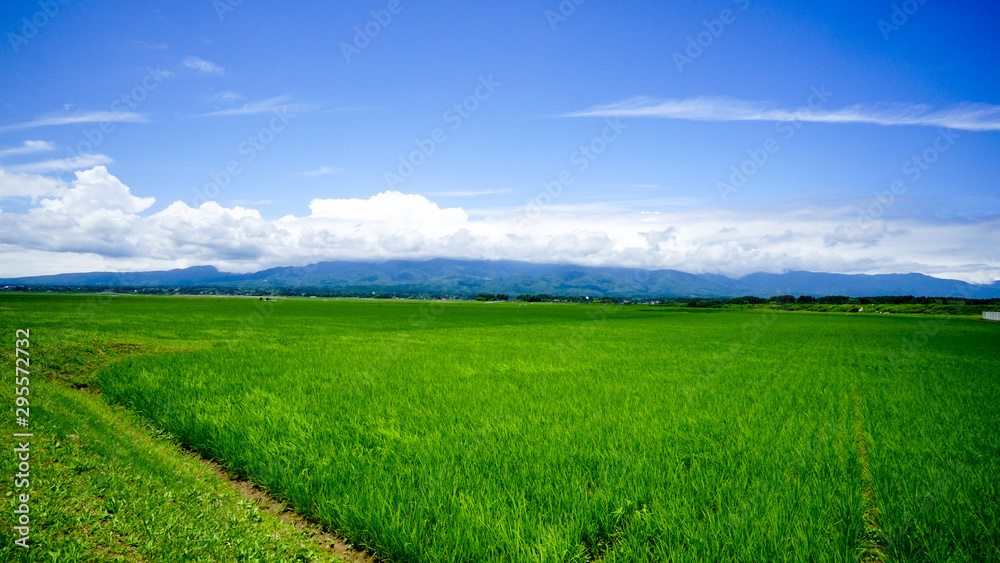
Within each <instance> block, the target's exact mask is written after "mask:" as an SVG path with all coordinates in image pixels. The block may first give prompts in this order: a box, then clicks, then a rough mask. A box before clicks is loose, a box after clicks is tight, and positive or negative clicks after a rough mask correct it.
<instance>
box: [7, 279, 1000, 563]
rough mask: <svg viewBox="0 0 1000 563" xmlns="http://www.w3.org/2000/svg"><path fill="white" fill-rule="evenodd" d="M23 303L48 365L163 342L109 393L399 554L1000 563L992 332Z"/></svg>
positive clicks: (802, 322) (436, 306)
mask: <svg viewBox="0 0 1000 563" xmlns="http://www.w3.org/2000/svg"><path fill="white" fill-rule="evenodd" d="M2 301H3V303H2V304H3V305H4V306H5V307H8V308H9V309H13V310H17V311H18V317H17V318H18V321H17V322H18V323H20V324H23V325H31V326H32V330H33V332H34V331H36V330H37V334H38V335H39V337H38V338H37V346H38V347H39V349H41V350H44V349H46V347H48V349H49V350H53V349H55V348H57V347H58V346H61V345H64V344H65V343H66V342H68V341H72V342H79V341H101V340H105V341H115V342H125V343H127V342H134V343H137V344H143V345H155V346H158V347H159V348H158V350H159V351H160V352H161V353H159V354H156V355H144V356H138V357H131V359H126V360H124V361H120V362H117V363H112V364H110V365H109V366H107V367H105V368H103V369H102V370H101V371H100V372H99V376H98V380H97V384H98V386H99V388H100V390H101V392H102V393H103V395H104V396H105V398H106V399H107V400H110V401H113V402H116V403H119V404H122V405H124V406H126V407H128V408H130V409H132V410H134V411H137V412H138V413H140V414H141V415H143V416H144V417H147V418H148V419H149V420H150V421H152V422H153V423H154V424H155V425H156V426H158V427H159V428H162V429H163V430H165V431H166V432H168V433H170V434H171V435H173V436H174V437H175V439H176V440H178V441H180V442H181V443H183V444H185V445H187V446H189V447H191V448H193V449H195V450H196V451H198V452H200V453H201V454H202V455H204V456H207V457H211V458H214V459H217V460H219V461H220V462H221V463H222V464H223V465H225V466H226V467H227V468H229V469H230V470H231V471H232V472H234V473H236V474H238V475H241V476H245V477H247V478H249V479H251V480H252V481H254V482H255V483H256V484H257V485H258V486H260V487H261V488H263V489H265V490H267V491H269V492H270V493H272V494H273V495H274V496H275V497H277V498H279V499H282V500H284V501H286V502H288V503H289V504H290V505H292V506H294V507H295V509H296V510H297V511H299V512H300V513H302V514H304V515H307V516H310V517H313V518H315V519H317V520H318V521H320V522H322V523H323V524H324V525H325V526H326V527H328V528H329V529H331V530H334V531H336V532H337V533H338V534H339V535H341V536H342V537H343V538H345V539H346V540H348V541H350V542H352V543H353V544H354V545H356V546H362V547H364V548H366V549H368V550H370V551H371V552H374V553H375V554H376V555H378V556H379V557H381V558H383V559H385V560H387V561H393V562H395V561H420V562H444V561H455V562H457V561H497V562H501V561H504V562H507V561H509V562H522V561H539V562H543V561H544V562H549V561H551V562H555V561H607V562H633V561H704V560H732V561H799V560H801V561H806V560H809V561H859V560H862V559H878V558H884V559H886V560H894V561H895V560H901V561H911V560H912V561H943V560H957V561H984V560H996V559H998V558H1000V490H998V489H1000V485H998V483H1000V430H998V428H1000V363H998V362H997V350H1000V331H998V330H997V325H995V324H991V323H986V322H983V321H980V320H975V319H970V318H936V317H929V318H920V317H918V316H906V315H894V316H882V315H879V316H862V315H848V314H821V313H789V312H776V311H768V310H752V311H719V310H684V309H677V308H668V307H652V306H627V307H622V306H614V305H607V306H598V305H565V304H562V305H559V304H552V305H549V304H531V305H525V304H518V303H509V304H497V303H491V304H482V303H447V304H444V303H438V302H434V303H430V302H419V301H415V302H406V301H360V300H330V301H324V300H315V299H314V300H282V301H279V302H277V303H261V302H259V301H257V300H247V299H207V298H205V299H182V298H146V299H143V298H137V297H136V298H125V297H117V298H102V300H101V301H99V302H97V303H96V305H93V308H94V309H95V311H94V312H93V313H92V314H89V315H87V316H86V321H85V322H81V321H80V320H79V319H80V318H81V314H80V312H79V311H80V304H81V303H83V302H84V301H83V299H81V298H69V297H33V298H26V297H17V298H15V297H3V298H2ZM7 312H9V311H5V313H7ZM11 322H13V321H11V320H10V317H9V316H8V317H7V319H6V320H5V329H10V330H9V332H12V327H10V326H6V325H8V324H9V323H11ZM32 323H34V324H32ZM67 327H70V328H67ZM33 345H36V344H35V343H33ZM171 346H174V347H176V348H183V349H177V350H170V347H171Z"/></svg>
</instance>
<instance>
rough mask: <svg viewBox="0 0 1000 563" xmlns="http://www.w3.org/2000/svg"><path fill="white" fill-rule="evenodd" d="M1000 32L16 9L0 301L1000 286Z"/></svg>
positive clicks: (855, 22)
mask: <svg viewBox="0 0 1000 563" xmlns="http://www.w3.org/2000/svg"><path fill="white" fill-rule="evenodd" d="M998 16H1000V5H997V4H996V3H988V2H976V3H964V4H962V5H961V6H955V5H952V4H948V3H944V2H940V1H937V0H926V1H925V2H922V3H921V2H920V1H919V0H909V1H907V2H899V1H896V2H841V3H822V4H815V5H814V3H809V4H803V3H794V2H770V3H767V4H765V3H762V2H754V1H744V0H738V1H735V2H731V1H722V2H676V3H674V2H634V3H630V4H628V5H627V6H622V5H620V4H617V3H610V2H600V1H596V0H586V1H583V2H580V3H579V4H577V3H575V2H574V1H573V0H565V1H563V2H562V3H560V2H556V1H549V2H517V1H512V2H504V3H493V4H492V5H482V4H481V3H466V2H434V3H417V2H413V3H411V2H408V1H406V0H398V1H392V2H390V1H365V2H352V3H337V4H336V5H332V6H331V5H327V3H323V2H295V3H291V4H290V5H282V6H280V7H276V6H273V5H268V4H265V3H263V2H257V1H254V0H243V1H242V2H239V1H238V0H218V1H215V2H213V1H209V0H206V1H204V2H183V3H178V2H101V3H97V2H83V1H73V0H65V1H63V0H48V1H46V0H42V1H41V2H39V1H37V0H36V1H34V2H20V1H9V2H5V3H4V4H3V6H2V7H0V33H2V34H3V36H2V38H3V44H2V45H0V50H2V51H3V53H2V55H0V76H3V79H2V81H0V229H2V230H0V277H13V276H21V275H33V274H45V273H57V272H64V271H89V270H144V269H168V268H173V267H186V266H192V265H198V264H213V265H216V266H218V267H219V268H220V269H224V270H230V271H253V270H258V269H262V268H265V267H270V266H276V265H301V264H307V263H311V262H316V261H319V260H327V259H358V260H371V259H389V258H409V259H421V258H429V257H434V256H447V257H455V258H476V259H519V260H529V261H535V262H569V263H579V264H592V265H597V264H613V265H625V266H639V267H646V268H673V269H679V270H684V271H689V272H716V273H722V274H725V275H730V276H739V275H744V274H747V273H751V272H754V271H770V272H780V271H784V270H790V269H804V270H812V271H831V272H843V273H889V272H921V273H925V274H929V275H934V276H938V277H950V278H958V279H964V280H967V281H971V282H975V283H986V282H992V281H993V280H997V279H1000V263H998V260H1000V252H998V247H1000V195H998V194H1000V190H998V186H1000V133H998V132H1000V99H998V93H1000V88H998V86H1000V67H998V65H997V64H996V55H995V53H996V52H998V50H1000V49H998V47H1000V39H998V36H997V34H996V33H995V31H994V30H993V26H994V25H995V22H996V21H998Z"/></svg>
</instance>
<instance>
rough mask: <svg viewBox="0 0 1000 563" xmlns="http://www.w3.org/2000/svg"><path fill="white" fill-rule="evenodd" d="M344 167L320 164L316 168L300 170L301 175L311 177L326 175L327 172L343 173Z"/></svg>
mask: <svg viewBox="0 0 1000 563" xmlns="http://www.w3.org/2000/svg"><path fill="white" fill-rule="evenodd" d="M343 171H344V169H343V168H341V167H339V166H332V167H331V166H320V167H319V168H316V169H314V170H306V171H304V172H298V175H299V176H308V177H310V178H315V177H316V176H326V175H327V174H334V173H337V174H339V173H341V172H343Z"/></svg>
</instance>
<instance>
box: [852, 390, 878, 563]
mask: <svg viewBox="0 0 1000 563" xmlns="http://www.w3.org/2000/svg"><path fill="white" fill-rule="evenodd" d="M854 421H855V424H856V426H857V436H858V462H859V463H860V465H861V488H862V492H861V494H862V495H863V496H864V498H865V513H864V518H865V535H864V538H863V542H864V543H863V545H862V547H864V549H865V551H864V554H863V555H862V557H861V560H862V561H866V562H875V561H879V562H880V561H884V560H885V556H884V553H883V548H882V545H881V544H880V543H879V538H881V537H882V529H881V528H880V527H879V523H878V505H877V504H876V502H875V479H874V478H873V477H872V472H871V467H870V465H869V460H868V440H867V438H866V437H865V421H864V417H863V416H862V414H861V399H860V398H859V397H858V390H857V389H856V388H855V390H854Z"/></svg>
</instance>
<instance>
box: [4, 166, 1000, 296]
mask: <svg viewBox="0 0 1000 563" xmlns="http://www.w3.org/2000/svg"><path fill="white" fill-rule="evenodd" d="M74 175H75V178H74V179H73V180H71V181H63V180H59V179H56V178H52V177H49V176H44V175H40V174H34V173H26V172H11V171H5V170H2V169H0V251H2V252H3V253H4V255H5V267H4V269H5V270H6V271H4V272H2V274H0V277H19V276H27V275H42V274H53V273H62V272H72V271H93V270H119V271H138V270H149V269H170V268H177V267H188V266H194V265H214V266H216V267H218V268H219V269H220V270H223V271H231V272H241V273H243V272H251V271H257V270H261V269H265V268H269V267H273V266H290V265H304V264H309V263H313V262H317V261H322V260H359V261H372V260H388V259H411V260H412V259H425V258H433V257H443V258H458V259H474V260H501V259H504V260H522V261H528V262H536V263H574V264H581V265H588V266H625V267H641V268H647V269H668V268H669V269H676V270H681V271H686V272H691V273H705V272H710V273H720V274H724V275H728V276H741V275H745V274H749V273H753V272H758V271H763V272H781V271H786V270H810V271H824V272H837V273H907V272H920V273H925V274H928V275H933V276H937V277H944V278H954V279H961V280H964V281H969V282H972V283H991V282H992V281H994V280H997V279H1000V264H998V263H997V258H998V256H996V252H997V251H996V248H997V241H996V240H995V233H997V232H1000V219H997V218H987V219H984V220H983V221H980V222H969V221H962V222H944V221H928V220H919V219H917V218H915V217H910V218H899V219H888V218H885V217H883V218H879V219H873V218H872V217H870V216H865V215H863V214H859V211H858V209H859V206H858V205H857V204H856V203H855V204H850V205H849V204H841V205H839V206H829V207H802V206H800V207H793V208H785V209H772V210H760V209H754V210H745V209H735V208H727V207H717V208H713V207H704V206H699V207H691V206H688V207H684V206H673V207H671V206H661V209H665V210H663V211H650V210H649V207H648V206H643V207H641V208H640V207H637V206H630V205H628V204H627V203H619V204H614V203H609V204H604V205H601V206H583V205H565V204H560V203H559V201H558V200H555V201H551V202H549V203H547V204H546V202H547V200H544V199H540V200H536V203H535V204H532V205H527V206H524V207H520V208H490V209H479V210H466V209H463V208H461V207H441V206H440V205H438V204H437V203H436V202H434V201H433V200H431V199H428V198H427V197H424V196H423V195H419V194H406V193H401V192H397V191H385V192H382V193H378V194H375V195H372V196H371V197H369V198H367V199H360V198H351V199H336V198H329V199H313V200H312V201H311V202H310V203H309V213H308V214H307V215H303V216H296V215H286V216H284V217H280V218H277V219H267V218H264V217H263V216H262V214H261V213H260V212H259V211H258V210H256V209H252V208H250V207H242V206H233V207H224V206H222V205H220V204H219V203H217V202H215V201H208V202H205V203H201V204H200V205H198V206H193V205H192V204H189V203H187V202H184V201H174V202H171V203H169V204H167V205H166V207H163V208H162V209H159V210H156V209H155V207H156V203H157V202H156V200H155V199H154V198H152V197H142V196H141V195H137V193H134V191H133V189H131V188H130V187H129V186H126V185H125V184H123V183H122V182H121V181H120V180H119V179H118V178H116V177H115V176H114V175H112V174H111V173H110V172H109V171H108V170H107V168H106V167H104V166H95V167H93V168H90V169H89V170H83V171H77V172H75V174H74ZM136 191H137V192H138V191H140V190H136ZM15 203H17V205H13V204H15ZM162 203H166V202H162ZM12 207H13V208H17V211H11V210H10V209H12ZM940 241H948V242H947V244H945V243H942V242H940Z"/></svg>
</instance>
